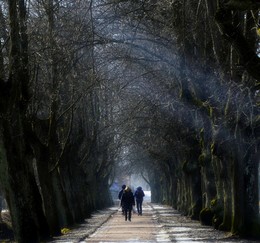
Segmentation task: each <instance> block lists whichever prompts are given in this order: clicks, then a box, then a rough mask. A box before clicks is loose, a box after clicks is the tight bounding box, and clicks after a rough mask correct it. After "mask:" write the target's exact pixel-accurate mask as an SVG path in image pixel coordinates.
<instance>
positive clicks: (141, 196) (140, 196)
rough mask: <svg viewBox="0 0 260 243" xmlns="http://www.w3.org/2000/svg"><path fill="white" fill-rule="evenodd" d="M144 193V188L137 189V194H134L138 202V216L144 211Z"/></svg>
mask: <svg viewBox="0 0 260 243" xmlns="http://www.w3.org/2000/svg"><path fill="white" fill-rule="evenodd" d="M144 196H145V195H144V191H143V189H142V187H140V186H139V187H137V189H136V191H135V194H134V197H135V200H136V207H137V212H138V215H142V213H143V212H142V211H143V208H142V207H143V199H144Z"/></svg>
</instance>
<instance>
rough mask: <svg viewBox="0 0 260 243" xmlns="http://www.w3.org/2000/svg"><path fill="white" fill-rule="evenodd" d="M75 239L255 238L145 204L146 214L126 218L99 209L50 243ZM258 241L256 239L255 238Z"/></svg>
mask: <svg viewBox="0 0 260 243" xmlns="http://www.w3.org/2000/svg"><path fill="white" fill-rule="evenodd" d="M62 242H63V243H65V242H66V243H73V242H179V243H188V242H197V243H199V242H200V243H202V242H204V243H206V242H226V243H230V242H236V243H242V242H243V243H249V242H253V241H252V240H245V239H238V238H236V237H234V236H232V235H231V234H230V233H229V232H223V231H218V230H214V229H213V228H212V227H209V226H203V225H201V224H200V223H199V222H198V221H194V220H191V219H190V218H189V217H185V216H183V215H181V213H180V212H178V211H176V210H174V209H173V208H172V207H169V206H165V205H159V204H151V203H145V204H144V206H143V215H142V216H138V215H137V214H136V213H134V214H133V215H132V220H131V222H129V221H125V218H124V216H123V215H122V213H121V210H119V209H118V208H117V207H111V208H107V209H105V210H101V211H98V212H96V213H94V214H93V215H92V217H91V218H89V219H87V220H86V221H85V223H84V224H81V225H80V226H79V227H77V228H75V229H72V230H69V229H67V232H66V230H64V235H63V236H61V237H57V238H56V239H55V240H53V241H51V242H50V243H62ZM255 242H257V241H255ZM258 242H259V241H258Z"/></svg>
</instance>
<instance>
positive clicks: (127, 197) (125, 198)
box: [122, 187, 135, 221]
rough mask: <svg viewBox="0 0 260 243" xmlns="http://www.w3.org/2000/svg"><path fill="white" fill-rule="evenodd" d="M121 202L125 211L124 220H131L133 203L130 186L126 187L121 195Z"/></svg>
mask: <svg viewBox="0 0 260 243" xmlns="http://www.w3.org/2000/svg"><path fill="white" fill-rule="evenodd" d="M122 204H123V207H124V212H125V221H127V219H128V220H129V221H131V215H132V210H133V206H134V205H135V199H134V194H133V192H132V190H131V188H130V187H126V188H125V190H124V193H123V195H122Z"/></svg>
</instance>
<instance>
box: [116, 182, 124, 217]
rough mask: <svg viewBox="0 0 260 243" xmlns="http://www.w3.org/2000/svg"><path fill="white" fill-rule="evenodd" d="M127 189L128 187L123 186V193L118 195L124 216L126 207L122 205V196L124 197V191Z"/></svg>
mask: <svg viewBox="0 0 260 243" xmlns="http://www.w3.org/2000/svg"><path fill="white" fill-rule="evenodd" d="M125 188H126V185H122V189H121V191H120V192H119V193H118V199H119V200H120V206H121V207H122V214H123V215H124V214H125V213H124V206H123V204H122V196H123V193H124V190H125Z"/></svg>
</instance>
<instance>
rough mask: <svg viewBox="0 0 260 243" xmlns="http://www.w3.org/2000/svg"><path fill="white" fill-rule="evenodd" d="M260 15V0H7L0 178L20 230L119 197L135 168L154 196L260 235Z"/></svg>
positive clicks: (27, 237)
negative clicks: (118, 185)
mask: <svg viewBox="0 0 260 243" xmlns="http://www.w3.org/2000/svg"><path fill="white" fill-rule="evenodd" d="M259 16H260V1H259V0H247V1H242V0H204V1H191V0H190V1H188V0H160V1H158V0H98V1H93V0H77V1H75V0H62V1H58V0H41V1H37V0H30V1H25V0H2V1H0V190H1V191H2V193H3V195H4V197H5V199H6V201H7V204H8V208H9V210H10V215H11V222H12V230H13V232H14V238H15V240H16V241H17V242H19V243H39V242H42V241H44V240H45V241H46V240H49V239H50V238H51V237H52V236H58V235H60V234H61V229H63V228H65V227H68V228H71V227H73V226H74V225H76V224H79V223H81V222H82V221H83V220H84V219H85V218H87V216H89V215H90V214H91V213H92V212H94V211H95V210H100V209H103V208H106V207H110V206H111V205H112V199H111V197H110V191H109V190H110V186H111V183H112V182H114V181H115V178H116V175H122V174H125V173H126V171H127V172H129V174H128V175H127V176H130V175H131V174H134V173H139V175H140V174H141V173H142V176H144V177H145V179H146V180H147V182H148V184H149V186H150V188H151V194H152V199H151V201H152V202H154V203H163V204H167V205H170V206H171V207H173V208H175V209H177V210H179V211H180V212H183V213H184V214H185V215H188V216H190V217H192V219H197V220H199V219H201V221H202V222H204V221H205V220H206V219H207V218H208V217H210V223H211V224H212V223H214V227H215V228H216V229H219V230H223V231H224V230H225V231H230V232H232V233H233V234H237V235H239V236H240V237H242V236H243V237H249V236H250V237H258V239H259V238H260V231H259V228H260V219H259V158H260V139H259V137H260V116H259V114H260V58H259V44H260V42H259V40H260V28H259ZM118 168H120V169H121V170H120V171H118V170H117V169H118ZM140 176H141V175H140ZM147 213H148V212H147ZM147 216H148V214H147ZM144 219H145V217H143V218H142V219H140V218H139V219H138V220H144ZM147 219H148V218H147ZM110 222H111V221H108V223H110ZM112 222H113V221H112ZM120 222H121V221H120ZM137 223H138V221H137V217H135V218H134V219H133V222H131V224H128V222H127V224H126V225H127V226H130V225H132V226H133V225H134V224H137ZM140 223H141V222H140ZM121 224H122V225H123V224H125V222H121ZM165 227H166V226H165ZM196 227H197V226H196ZM112 228H113V227H112ZM115 228H118V229H119V227H115ZM155 228H156V227H155ZM166 228H167V227H166ZM130 229H131V228H130V227H129V230H130ZM131 230H132V229H131ZM156 234H157V233H156Z"/></svg>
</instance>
